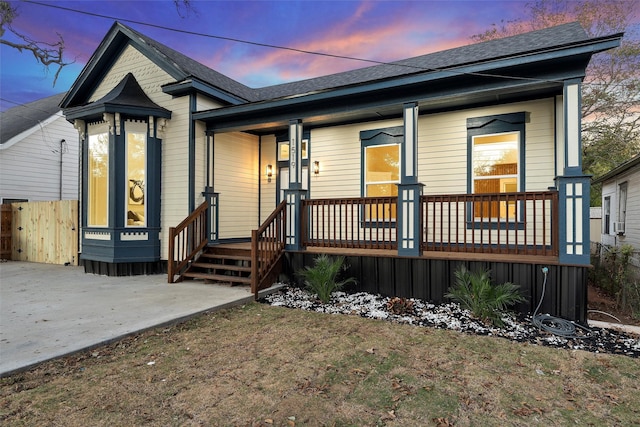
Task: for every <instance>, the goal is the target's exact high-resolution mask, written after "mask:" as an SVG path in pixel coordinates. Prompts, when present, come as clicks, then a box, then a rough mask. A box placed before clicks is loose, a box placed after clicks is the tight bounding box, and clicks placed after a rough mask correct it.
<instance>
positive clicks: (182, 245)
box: [167, 201, 209, 283]
mask: <svg viewBox="0 0 640 427" xmlns="http://www.w3.org/2000/svg"><path fill="white" fill-rule="evenodd" d="M208 208H209V202H208V201H205V202H204V203H202V204H201V205H200V206H198V207H197V208H196V209H195V210H194V211H193V212H191V214H190V215H189V216H188V217H186V218H185V219H184V220H183V221H182V222H181V223H180V224H178V225H177V226H175V227H171V228H169V254H168V257H167V264H168V265H167V273H168V274H167V275H168V281H169V283H173V282H175V281H177V280H180V279H181V278H182V276H181V275H182V273H184V270H185V268H186V267H187V265H188V264H189V262H191V261H193V260H194V259H195V257H196V256H197V255H198V254H199V253H200V251H202V249H203V248H204V247H205V246H206V245H207V243H208V242H209V236H208V235H207V234H208V233H207V210H208ZM176 275H178V276H180V277H178V279H177V280H176V279H175V276H176Z"/></svg>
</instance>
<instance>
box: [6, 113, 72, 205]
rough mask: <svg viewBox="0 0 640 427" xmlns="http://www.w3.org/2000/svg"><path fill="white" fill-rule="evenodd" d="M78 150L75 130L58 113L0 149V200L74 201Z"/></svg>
mask: <svg viewBox="0 0 640 427" xmlns="http://www.w3.org/2000/svg"><path fill="white" fill-rule="evenodd" d="M63 139H64V140H65V142H64V143H62V144H61V142H60V141H61V140H63ZM61 145H62V155H60V150H61ZM78 150H79V137H78V131H76V130H75V129H74V127H73V125H71V124H70V123H69V122H67V120H66V119H65V118H64V117H63V116H62V113H61V112H60V113H58V114H57V115H56V117H53V118H52V120H51V121H47V123H46V124H45V125H44V126H42V127H38V128H37V129H35V131H34V132H32V133H30V134H28V136H26V137H25V138H24V139H22V140H21V141H18V142H16V143H14V144H12V145H11V146H9V147H7V148H3V149H1V150H0V199H2V200H4V199H28V200H29V201H47V200H77V199H78V162H79V154H78V153H79V151H78ZM61 179H62V184H61Z"/></svg>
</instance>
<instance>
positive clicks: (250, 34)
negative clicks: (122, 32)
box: [0, 0, 527, 110]
mask: <svg viewBox="0 0 640 427" xmlns="http://www.w3.org/2000/svg"><path fill="white" fill-rule="evenodd" d="M43 3H45V4H46V5H39V4H35V3H33V2H12V4H14V5H16V6H17V7H18V10H19V16H18V17H17V18H16V19H15V21H14V23H13V27H14V29H15V30H16V31H18V32H20V33H23V34H28V35H30V36H31V37H32V38H33V39H34V40H37V41H45V42H55V41H56V40H57V38H56V33H59V34H60V35H62V37H63V38H64V41H65V46H66V51H65V58H66V60H67V61H69V62H74V63H73V64H72V65H69V66H67V67H65V68H64V69H63V71H62V73H61V75H60V77H59V79H58V82H57V83H56V85H55V87H53V85H52V83H53V75H54V73H55V69H51V70H50V71H49V73H47V72H46V70H44V68H43V67H42V65H39V64H38V63H36V61H35V59H34V58H33V56H32V55H31V54H30V53H22V54H20V53H19V52H18V51H16V50H15V49H11V48H9V47H7V46H4V45H2V46H1V47H0V71H1V74H0V76H1V82H0V83H1V85H0V98H2V99H1V100H2V104H1V107H2V110H5V109H7V108H11V107H13V106H15V105H16V104H20V103H25V102H30V101H33V100H36V99H39V98H42V97H45V96H49V95H53V94H55V93H59V92H63V91H66V90H67V89H69V87H70V86H71V84H72V83H73V81H74V80H75V78H76V77H77V76H78V74H79V73H80V71H81V70H82V67H83V66H84V65H85V63H86V62H87V60H88V59H89V58H90V56H91V54H92V53H93V52H94V50H95V49H96V47H97V46H98V44H99V43H100V41H101V40H102V38H103V37H104V36H105V34H106V32H107V31H108V30H109V28H110V27H111V25H112V24H113V22H114V20H121V21H122V22H123V23H124V24H126V25H129V26H130V27H132V28H134V29H136V30H138V31H140V32H142V33H144V34H146V35H148V36H149V37H152V38H154V39H156V40H158V41H160V42H162V43H164V44H166V45H167V46H170V47H172V48H174V49H176V50H178V51H180V52H182V53H184V54H185V55H188V56H190V57H191V58H193V59H195V60H197V61H199V62H201V63H203V64H205V65H207V66H209V67H211V68H213V69H215V70H217V71H219V72H221V73H223V74H225V75H227V76H229V77H231V78H233V79H236V80H238V81H240V82H241V83H244V84H246V85H248V86H251V87H261V86H268V85H272V84H277V83H283V82H287V81H292V80H299V79H304V78H309V77H315V76H319V75H325V74H330V73H334V72H339V71H344V70H348V69H353V68H359V67H363V66H367V65H370V64H367V63H365V62H359V61H353V60H346V59H335V58H327V57H323V56H318V55H311V54H304V53H296V52H292V51H288V50H282V49H276V48H269V47H261V46H255V45H251V44H246V43H241V42H237V41H230V40H221V39H219V38H215V37H206V36H204V35H209V36H220V37H225V38H233V39H241V40H245V41H249V42H256V43H262V44H269V45H277V46H286V47H291V48H296V49H302V50H307V51H314V52H322V53H329V54H333V55H344V56H350V57H357V58H365V59H372V60H376V61H393V60H398V59H403V58H408V57H412V56H417V55H421V54H425V53H429V52H434V51H439V50H443V49H447V48H451V47H456V46H460V45H464V44H469V43H471V36H472V35H473V34H477V33H480V32H482V31H484V30H486V29H488V28H490V26H491V24H492V23H496V24H499V23H500V21H510V20H513V19H517V18H522V17H526V16H527V11H526V8H525V5H526V1H525V0H509V1H497V0H491V1H489V0H487V1H482V0H474V1H458V0H447V1H427V0H424V1H375V0H368V1H367V0H362V1H355V0H353V1H351V0H349V1H267V0H264V1H197V0H192V4H193V8H192V9H193V10H186V9H185V8H184V7H182V8H179V9H176V7H175V5H174V3H173V1H155V0H146V1H145V0H137V1H90V0H88V1H55V2H43ZM47 5H48V6H47ZM52 6H53V7H52ZM61 8H66V9H72V10H63V9H61ZM78 11H83V12H89V13H92V14H94V16H91V15H87V14H83V13H81V12H78ZM95 15H103V16H95ZM132 21H135V22H132ZM141 23H148V24H152V25H154V26H155V27H151V26H146V25H142V24H141ZM159 27H167V28H171V29H175V30H178V31H171V30H169V29H163V28H159ZM180 31H190V32H195V33H201V34H204V35H192V34H185V33H182V32H180ZM5 38H9V39H11V38H10V37H8V33H7V34H5ZM14 41H16V40H14Z"/></svg>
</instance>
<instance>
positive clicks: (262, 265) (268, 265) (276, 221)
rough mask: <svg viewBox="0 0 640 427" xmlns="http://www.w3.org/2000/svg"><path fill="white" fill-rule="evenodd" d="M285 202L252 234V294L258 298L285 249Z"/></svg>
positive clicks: (269, 284)
mask: <svg viewBox="0 0 640 427" xmlns="http://www.w3.org/2000/svg"><path fill="white" fill-rule="evenodd" d="M285 206H286V204H285V201H282V202H281V203H280V204H279V205H278V207H276V209H275V210H274V211H273V212H272V213H271V215H269V218H267V219H266V220H265V221H264V222H263V223H262V225H261V226H260V228H258V229H257V230H253V231H252V232H251V292H252V293H253V294H254V295H255V296H256V297H257V296H258V291H260V290H261V289H264V288H265V287H269V286H271V283H268V284H267V285H266V286H265V283H266V281H265V279H267V278H268V277H269V275H270V274H271V272H272V270H273V268H274V267H275V266H276V264H277V263H278V261H279V260H280V257H281V256H282V254H283V253H284V247H285V224H286V221H287V210H286V209H285Z"/></svg>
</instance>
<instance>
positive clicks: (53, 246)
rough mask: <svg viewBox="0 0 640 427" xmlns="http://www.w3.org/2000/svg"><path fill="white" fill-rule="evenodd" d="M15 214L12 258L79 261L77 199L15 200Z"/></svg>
mask: <svg viewBox="0 0 640 427" xmlns="http://www.w3.org/2000/svg"><path fill="white" fill-rule="evenodd" d="M3 215H4V212H3ZM11 217H12V218H11V222H12V225H11V259H12V260H14V261H31V262H41V263H47V264H69V265H78V201H77V200H59V201H51V202H24V203H12V204H11ZM3 221H4V216H3ZM3 238H4V237H3Z"/></svg>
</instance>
